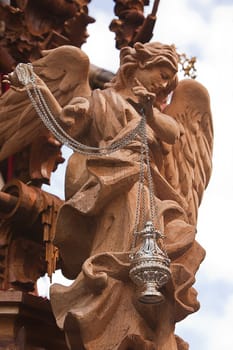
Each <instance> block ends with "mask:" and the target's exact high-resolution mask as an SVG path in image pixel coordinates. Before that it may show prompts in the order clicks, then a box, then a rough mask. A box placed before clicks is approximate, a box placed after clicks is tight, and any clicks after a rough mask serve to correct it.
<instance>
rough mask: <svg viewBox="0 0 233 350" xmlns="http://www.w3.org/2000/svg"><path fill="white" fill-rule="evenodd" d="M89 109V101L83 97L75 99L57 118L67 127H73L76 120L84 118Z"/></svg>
mask: <svg viewBox="0 0 233 350" xmlns="http://www.w3.org/2000/svg"><path fill="white" fill-rule="evenodd" d="M89 107H90V103H89V101H88V100H87V99H86V98H84V97H75V98H74V99H73V100H72V101H71V103H70V104H68V105H67V106H65V107H64V108H63V109H62V111H61V114H60V116H59V118H60V119H61V121H62V122H63V123H64V124H66V125H67V126H69V127H70V126H73V125H74V124H75V122H76V120H77V119H81V118H82V117H85V115H86V114H87V112H88V110H89Z"/></svg>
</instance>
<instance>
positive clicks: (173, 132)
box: [133, 85, 180, 144]
mask: <svg viewBox="0 0 233 350" xmlns="http://www.w3.org/2000/svg"><path fill="white" fill-rule="evenodd" d="M133 92H134V94H135V95H136V96H138V98H139V103H140V104H141V105H142V107H143V110H144V113H145V115H146V120H147V123H148V124H149V126H150V127H151V128H152V130H153V131H154V133H155V135H156V137H157V138H158V139H160V140H161V141H164V142H166V143H168V144H174V143H175V142H176V140H177V139H178V138H179V136H180V128H179V125H178V123H177V122H176V121H175V120H174V119H173V118H172V117H170V116H169V115H167V114H164V113H162V112H161V111H160V110H159V109H158V108H157V107H155V106H154V105H155V104H156V103H155V102H156V96H155V95H154V94H153V93H151V92H149V91H148V90H147V89H145V88H144V87H143V86H142V85H138V86H136V87H134V88H133Z"/></svg>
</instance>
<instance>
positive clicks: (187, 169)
mask: <svg viewBox="0 0 233 350" xmlns="http://www.w3.org/2000/svg"><path fill="white" fill-rule="evenodd" d="M164 113H166V114H168V115H170V116H172V117H173V118H174V119H175V120H176V121H177V122H178V123H179V125H180V128H181V130H182V134H181V137H180V138H179V140H178V141H177V142H176V143H175V145H172V146H169V147H167V145H164V146H165V148H164V151H165V155H164V169H163V170H162V171H163V172H164V177H165V178H166V180H167V181H168V182H169V183H170V185H171V186H172V187H173V189H174V190H175V191H176V192H177V193H178V194H179V196H180V198H181V205H182V207H183V208H184V209H185V211H186V213H187V215H188V218H189V222H190V224H194V225H195V224H196V221H197V210H198V207H199V205H200V203H201V199H202V195H203V192H204V190H205V188H206V186H207V185H208V182H209V178H210V174H211V168H212V162H211V159H212V151H213V127H212V117H211V111H210V100H209V94H208V92H207V90H206V89H205V87H204V86H203V85H201V84H200V83H198V82H196V81H195V80H191V79H187V80H183V81H181V82H179V84H178V86H177V88H176V89H175V91H174V94H173V96H172V100H171V103H170V105H168V106H167V107H166V109H165V110H164Z"/></svg>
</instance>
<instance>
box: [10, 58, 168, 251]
mask: <svg viewBox="0 0 233 350" xmlns="http://www.w3.org/2000/svg"><path fill="white" fill-rule="evenodd" d="M15 73H16V75H17V77H18V80H19V82H20V83H21V84H22V85H23V86H25V88H26V91H27V93H28V96H29V99H30V101H31V103H32V106H33V107H34V109H35V110H36V112H37V114H38V116H39V117H40V118H41V120H42V122H43V123H44V124H45V126H46V127H47V129H48V130H49V131H50V132H51V133H52V134H53V135H54V136H55V137H56V138H57V139H58V140H59V141H60V142H61V143H62V144H64V145H66V146H68V147H69V148H71V149H72V150H73V151H75V152H78V153H81V154H83V155H87V156H93V155H98V156H105V155H109V154H111V153H113V152H115V151H118V150H120V149H122V148H124V147H125V146H127V145H128V144H129V143H130V142H132V141H133V140H134V139H135V137H136V136H137V135H139V136H140V137H141V151H140V171H139V182H138V190H137V199H136V214H135V225H134V232H133V241H132V245H131V251H132V250H134V249H135V247H136V243H137V237H138V234H139V223H140V215H141V216H142V225H143V226H144V225H145V223H146V221H148V220H151V221H152V223H154V222H155V219H156V217H157V214H158V212H157V206H156V201H155V196H154V186H153V178H152V174H151V168H150V157H149V146H148V140H147V135H146V116H145V113H144V111H143V109H142V110H141V113H140V115H141V120H140V122H139V124H138V125H137V127H136V128H135V129H133V130H132V131H131V132H129V133H128V134H127V135H126V136H124V137H123V138H121V139H119V140H117V141H115V142H113V143H112V144H111V145H109V146H108V147H91V146H87V145H84V144H82V143H80V142H78V141H77V140H75V139H74V138H72V137H71V136H70V135H69V134H67V133H66V131H65V130H64V129H63V128H62V127H61V125H60V124H59V123H58V121H57V120H56V118H55V117H54V115H53V113H52V112H51V110H50V108H49V106H48V104H47V102H46V100H45V98H44V96H43V95H42V92H41V90H40V88H39V87H38V86H37V84H36V76H35V74H34V72H33V66H32V64H31V63H27V64H25V63H20V64H18V65H17V67H16V68H15ZM145 164H146V169H147V179H148V190H149V204H150V212H149V214H150V218H147V217H146V204H145V198H146V197H145V169H144V166H145ZM158 226H159V225H158ZM155 231H156V232H159V231H158V230H157V229H156V230H155ZM161 236H162V235H161Z"/></svg>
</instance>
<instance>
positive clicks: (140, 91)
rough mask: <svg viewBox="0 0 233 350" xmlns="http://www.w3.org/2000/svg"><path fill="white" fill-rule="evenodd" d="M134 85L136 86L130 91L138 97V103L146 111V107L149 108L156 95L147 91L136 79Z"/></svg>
mask: <svg viewBox="0 0 233 350" xmlns="http://www.w3.org/2000/svg"><path fill="white" fill-rule="evenodd" d="M135 83H136V86H134V87H133V88H132V91H133V93H134V95H135V96H137V97H138V101H139V103H140V104H141V105H142V107H143V108H144V109H145V110H147V109H148V107H149V108H151V107H152V106H153V104H154V102H155V99H156V94H154V93H152V92H150V91H148V90H147V89H146V88H145V87H144V86H143V85H142V84H141V83H140V81H139V80H138V79H136V78H135Z"/></svg>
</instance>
